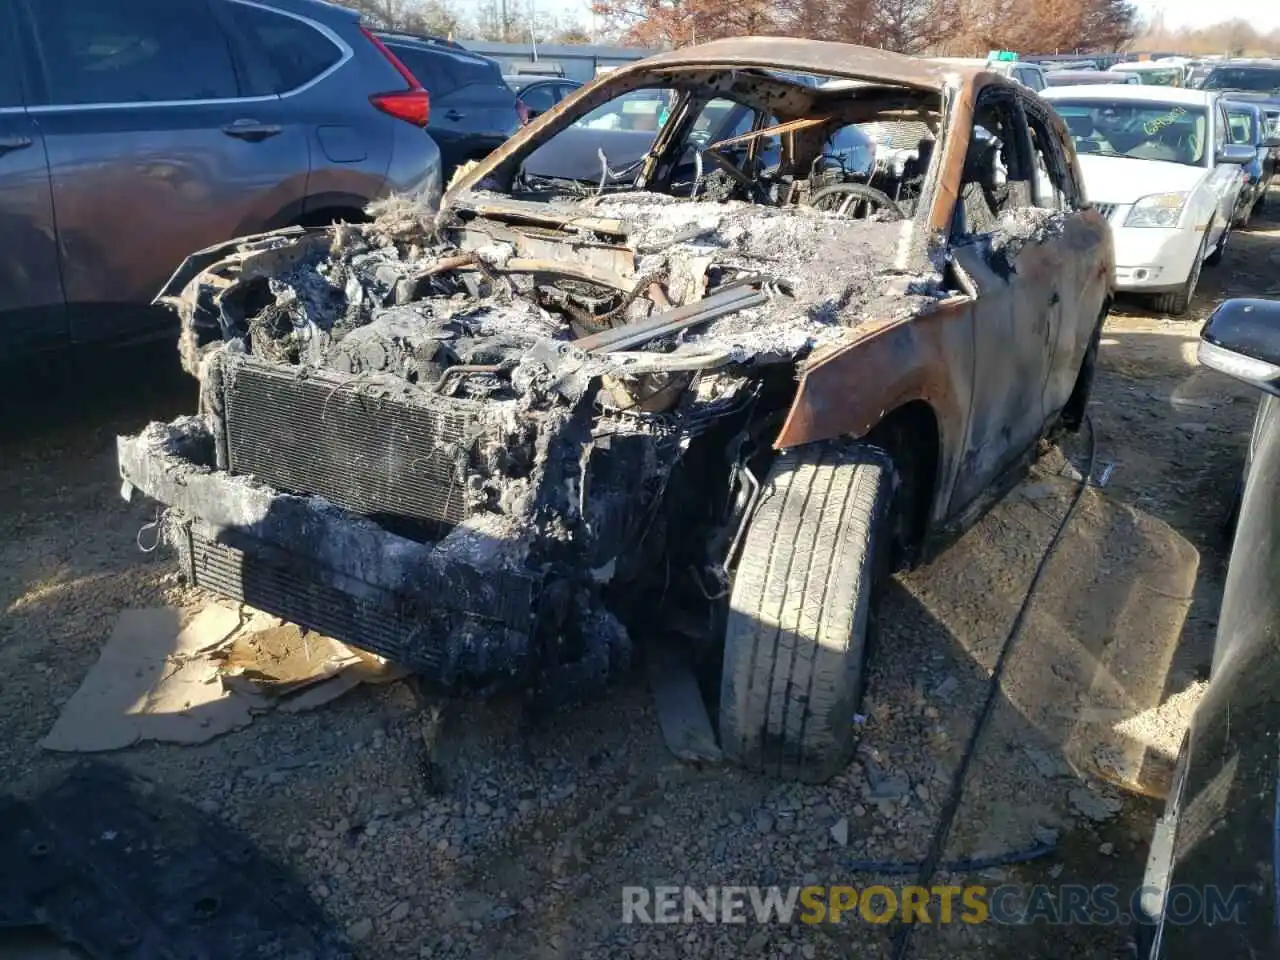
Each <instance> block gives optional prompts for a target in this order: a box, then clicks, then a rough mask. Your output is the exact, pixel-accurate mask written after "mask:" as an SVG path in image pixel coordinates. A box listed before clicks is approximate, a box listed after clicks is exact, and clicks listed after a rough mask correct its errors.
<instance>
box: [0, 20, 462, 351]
mask: <svg viewBox="0 0 1280 960" xmlns="http://www.w3.org/2000/svg"><path fill="white" fill-rule="evenodd" d="M427 111H428V96H427V93H426V91H424V90H423V89H422V86H421V84H419V83H418V81H417V80H416V79H415V78H414V77H413V75H412V74H411V73H410V72H409V70H408V69H407V68H405V67H404V66H403V64H401V63H400V62H399V61H398V60H396V58H395V57H394V56H393V55H391V54H390V52H389V51H387V50H386V48H385V47H384V46H383V45H382V44H381V43H380V42H379V41H378V40H377V39H376V38H375V37H374V36H373V35H372V34H370V33H369V32H368V31H367V30H365V29H364V28H363V27H362V26H361V24H360V21H359V19H358V17H357V15H356V14H354V13H352V12H351V11H348V10H344V9H342V8H340V7H335V6H332V5H330V4H327V3H321V2H319V0H113V2H111V3H102V2H101V0H0V358H5V359H8V358H12V357H15V356H18V355H24V354H28V353H31V352H34V351H37V350H42V349H48V348H58V347H65V346H67V345H69V344H77V345H79V344H100V343H120V342H124V341H128V340H133V339H139V338H144V337H148V336H150V335H154V334H157V333H162V332H164V331H171V330H172V327H173V321H172V319H171V317H170V315H168V314H167V313H166V312H162V311H159V310H152V309H150V308H149V304H150V301H151V300H152V298H153V297H154V296H155V294H156V293H157V291H159V289H160V288H161V286H163V284H164V282H165V281H166V280H167V279H168V277H169V276H170V275H171V274H172V273H173V271H174V269H175V268H176V267H177V266H178V265H179V264H180V263H182V261H183V259H184V258H185V257H186V256H187V255H188V254H190V253H191V252H193V251H195V250H199V249H201V248H203V247H207V246H209V245H211V244H214V243H217V242H220V241H223V240H226V239H229V238H231V237H236V236H241V235H244V234H252V233H258V232H261V231H264V230H271V229H275V228H278V227H283V226H288V225H291V224H300V225H311V224H321V223H327V222H330V221H332V220H333V219H335V218H339V217H345V218H356V217H359V216H360V214H361V211H362V210H363V208H364V207H365V205H366V204H367V203H368V202H369V201H371V200H374V199H377V198H380V197H384V196H386V195H388V194H389V193H392V192H409V191H418V190H423V189H427V190H431V189H436V190H438V189H439V182H440V153H439V150H438V148H437V147H436V145H435V143H434V142H433V141H432V140H431V138H430V136H429V135H428V134H427V133H426V132H425V131H424V129H423V128H424V126H425V124H426V121H427Z"/></svg>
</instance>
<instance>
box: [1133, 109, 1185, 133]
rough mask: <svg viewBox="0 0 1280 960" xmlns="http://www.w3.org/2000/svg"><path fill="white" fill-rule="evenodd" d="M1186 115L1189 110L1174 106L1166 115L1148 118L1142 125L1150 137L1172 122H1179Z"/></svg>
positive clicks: (1143, 130)
mask: <svg viewBox="0 0 1280 960" xmlns="http://www.w3.org/2000/svg"><path fill="white" fill-rule="evenodd" d="M1186 115H1187V111H1186V110H1184V109H1183V108H1182V107H1174V108H1173V109H1172V110H1170V111H1169V112H1168V113H1166V114H1165V115H1164V116H1162V117H1156V118H1155V119H1153V120H1148V121H1147V122H1146V123H1144V124H1143V125H1142V132H1143V133H1145V134H1146V135H1147V136H1148V137H1154V136H1155V135H1156V134H1157V133H1159V132H1160V131H1161V130H1163V129H1164V128H1165V127H1167V126H1169V125H1170V124H1173V123H1177V122H1178V121H1179V120H1181V119H1182V118H1183V117H1185V116H1186Z"/></svg>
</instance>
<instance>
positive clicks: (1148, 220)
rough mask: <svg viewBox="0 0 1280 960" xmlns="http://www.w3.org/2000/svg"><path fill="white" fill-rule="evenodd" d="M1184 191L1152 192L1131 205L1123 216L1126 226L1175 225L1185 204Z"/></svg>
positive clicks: (1186, 195)
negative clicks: (1125, 215)
mask: <svg viewBox="0 0 1280 960" xmlns="http://www.w3.org/2000/svg"><path fill="white" fill-rule="evenodd" d="M1188 196H1189V194H1186V193H1153V194H1151V195H1150V196H1149V197H1143V198H1142V199H1141V200H1139V201H1138V202H1137V203H1135V204H1134V205H1133V209H1132V210H1130V211H1129V216H1127V217H1125V220H1124V225H1125V226H1126V227H1166V228H1168V227H1176V226H1177V225H1178V220H1179V219H1180V218H1181V217H1182V208H1183V207H1185V206H1186V205H1187V197H1188Z"/></svg>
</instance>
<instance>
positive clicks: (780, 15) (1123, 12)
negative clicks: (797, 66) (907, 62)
mask: <svg viewBox="0 0 1280 960" xmlns="http://www.w3.org/2000/svg"><path fill="white" fill-rule="evenodd" d="M592 9H593V10H594V12H595V13H596V15H597V16H598V17H600V18H601V19H602V20H603V21H604V22H605V23H606V24H607V25H608V26H609V27H610V29H611V30H613V31H614V32H616V34H617V35H618V37H619V38H620V39H621V40H622V41H624V42H628V43H636V44H640V45H643V46H683V45H686V44H689V43H698V42H702V41H705V40H714V39H718V38H721V37H733V36H743V35H747V34H764V35H776V36H793V37H811V38H818V39H824V40H841V41H844V42H846V43H858V44H862V45H864V46H871V47H882V48H884V49H886V50H896V51H899V52H902V53H926V52H927V53H931V54H935V55H955V56H964V55H979V54H985V53H986V52H987V51H988V50H1020V51H1026V52H1031V51H1035V52H1038V53H1045V52H1052V51H1058V50H1060V51H1063V52H1072V51H1077V50H1115V49H1119V48H1120V47H1121V46H1122V45H1124V44H1126V43H1128V42H1129V41H1130V40H1132V39H1133V38H1134V36H1135V35H1136V33H1137V31H1138V22H1137V16H1136V12H1135V10H1134V8H1133V6H1132V4H1130V3H1129V2H1128V0H1036V2H1034V3H1028V2H1027V0H595V2H594V3H593V5H592Z"/></svg>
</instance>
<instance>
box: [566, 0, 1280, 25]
mask: <svg viewBox="0 0 1280 960" xmlns="http://www.w3.org/2000/svg"><path fill="white" fill-rule="evenodd" d="M570 2H571V0H570ZM1135 6H1137V8H1138V11H1139V12H1140V13H1141V14H1142V15H1143V16H1144V17H1150V16H1151V15H1153V14H1155V13H1160V12H1163V13H1164V22H1165V25H1166V26H1168V27H1170V28H1171V29H1174V30H1176V29H1178V28H1179V27H1205V26H1208V25H1209V24H1211V23H1220V22H1221V21H1223V20H1230V19H1232V18H1233V17H1239V18H1241V19H1243V20H1248V21H1249V22H1250V23H1252V24H1253V25H1254V26H1255V27H1257V28H1258V30H1260V31H1262V32H1263V33H1266V32H1269V31H1271V30H1276V29H1280V3H1276V2H1275V0H1244V2H1243V3H1240V4H1237V5H1234V6H1222V5H1218V4H1215V3H1210V2H1206V0H1138V2H1137V3H1136V4H1135ZM1227 9H1229V10H1230V12H1229V13H1227V12H1224V11H1225V10H1227Z"/></svg>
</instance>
